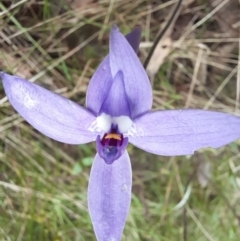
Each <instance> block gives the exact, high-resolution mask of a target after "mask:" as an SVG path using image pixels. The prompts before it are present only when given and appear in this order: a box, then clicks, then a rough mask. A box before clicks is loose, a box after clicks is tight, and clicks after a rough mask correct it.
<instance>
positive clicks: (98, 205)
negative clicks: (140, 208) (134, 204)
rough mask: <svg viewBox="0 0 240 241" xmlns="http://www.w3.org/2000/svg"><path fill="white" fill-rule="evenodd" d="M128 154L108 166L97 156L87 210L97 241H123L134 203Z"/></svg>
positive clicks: (91, 176)
mask: <svg viewBox="0 0 240 241" xmlns="http://www.w3.org/2000/svg"><path fill="white" fill-rule="evenodd" d="M131 189H132V169H131V163H130V159H129V156H128V153H127V152H126V151H125V153H124V154H123V155H122V156H121V157H120V158H119V159H118V160H116V161H115V162H113V164H111V165H108V164H106V163H105V161H104V160H103V159H101V157H100V156H99V155H98V154H97V155H96V157H95V160H94V163H93V166H92V170H91V174H90V180H89V186H88V208H89V212H90V216H91V219H92V224H93V228H94V231H95V234H96V237H97V240H98V241H120V240H121V236H122V232H123V229H124V224H125V222H126V217H127V214H128V211H129V207H130V203H131Z"/></svg>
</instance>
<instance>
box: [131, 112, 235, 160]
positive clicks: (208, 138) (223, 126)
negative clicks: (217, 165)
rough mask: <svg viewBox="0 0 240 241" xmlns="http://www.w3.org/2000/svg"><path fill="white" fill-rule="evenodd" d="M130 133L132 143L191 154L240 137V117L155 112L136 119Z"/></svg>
mask: <svg viewBox="0 0 240 241" xmlns="http://www.w3.org/2000/svg"><path fill="white" fill-rule="evenodd" d="M127 136H128V137H129V142H130V143H132V144H133V145H135V146H137V147H139V148H141V149H143V150H145V151H148V152H151V153H154V154H158V155H163V156H178V155H189V154H193V153H194V151H196V150H198V149H200V148H204V147H212V148H218V147H221V146H224V145H226V144H229V143H230V142H233V141H235V140H237V139H238V138H240V117H237V116H234V115H230V114H226V113H221V112H214V111H205V110H167V111H155V112H150V113H148V114H146V115H144V116H142V117H140V118H138V119H137V120H135V126H134V128H133V129H132V130H130V131H129V133H128V135H127Z"/></svg>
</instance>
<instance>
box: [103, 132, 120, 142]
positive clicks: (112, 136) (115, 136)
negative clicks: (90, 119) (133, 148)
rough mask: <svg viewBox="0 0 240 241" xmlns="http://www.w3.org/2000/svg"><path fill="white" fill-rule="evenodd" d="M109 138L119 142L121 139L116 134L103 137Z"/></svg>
mask: <svg viewBox="0 0 240 241" xmlns="http://www.w3.org/2000/svg"><path fill="white" fill-rule="evenodd" d="M111 138H113V139H116V140H119V141H121V137H120V136H119V135H118V134H116V133H110V134H107V135H106V136H105V139H111Z"/></svg>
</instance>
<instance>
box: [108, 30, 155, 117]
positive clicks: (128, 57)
mask: <svg viewBox="0 0 240 241" xmlns="http://www.w3.org/2000/svg"><path fill="white" fill-rule="evenodd" d="M109 57H110V68H111V73H112V76H115V75H116V74H117V73H118V72H119V71H122V72H123V75H124V85H125V89H126V94H127V96H128V99H129V107H130V111H131V113H132V117H133V118H136V117H137V116H139V115H141V114H143V113H145V112H147V111H149V110H150V109H151V107H152V88H151V84H150V81H149V79H148V76H147V74H146V71H145V70H144V68H143V66H142V64H141V62H140V60H139V59H138V56H137V55H136V53H135V52H134V51H133V49H132V48H131V46H130V45H129V43H128V41H127V40H126V38H125V37H124V36H123V35H122V33H120V31H119V29H118V28H117V27H116V26H115V27H113V28H112V31H111V35H110V53H109Z"/></svg>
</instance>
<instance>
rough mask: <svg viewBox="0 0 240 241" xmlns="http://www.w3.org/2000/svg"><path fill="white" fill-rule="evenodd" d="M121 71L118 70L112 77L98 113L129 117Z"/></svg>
mask: <svg viewBox="0 0 240 241" xmlns="http://www.w3.org/2000/svg"><path fill="white" fill-rule="evenodd" d="M123 78H124V77H123V73H122V72H121V71H119V72H118V73H117V74H116V76H115V77H114V81H113V83H112V86H111V88H110V90H109V92H108V95H107V98H106V99H105V100H104V102H103V104H102V107H101V110H100V112H99V114H102V113H105V114H108V115H110V116H112V117H113V116H114V117H117V116H128V117H131V114H130V109H129V104H128V98H127V95H126V92H125V87H124V83H123Z"/></svg>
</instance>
